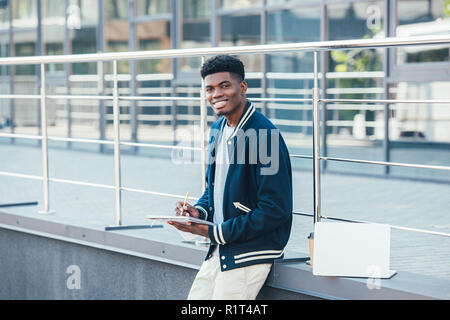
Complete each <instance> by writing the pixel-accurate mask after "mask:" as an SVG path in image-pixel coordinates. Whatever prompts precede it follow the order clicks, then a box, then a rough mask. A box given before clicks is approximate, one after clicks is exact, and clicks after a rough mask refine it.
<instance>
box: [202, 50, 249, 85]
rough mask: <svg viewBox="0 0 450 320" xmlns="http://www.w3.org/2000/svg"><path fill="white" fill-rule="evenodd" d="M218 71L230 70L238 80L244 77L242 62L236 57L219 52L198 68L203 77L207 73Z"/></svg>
mask: <svg viewBox="0 0 450 320" xmlns="http://www.w3.org/2000/svg"><path fill="white" fill-rule="evenodd" d="M218 72H230V73H232V74H235V75H236V76H238V77H239V79H240V81H243V80H244V79H245V70H244V64H243V63H242V61H241V60H239V59H238V58H236V57H233V56H229V55H225V54H221V55H218V56H215V57H212V58H210V59H208V60H206V61H205V63H204V64H203V66H202V68H201V69H200V75H201V76H202V78H203V79H205V77H206V76H207V75H210V74H213V73H218Z"/></svg>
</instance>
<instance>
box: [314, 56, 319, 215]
mask: <svg viewBox="0 0 450 320" xmlns="http://www.w3.org/2000/svg"><path fill="white" fill-rule="evenodd" d="M317 69H318V68H317V51H314V87H313V186H314V190H313V193H314V223H316V222H319V221H320V144H319V141H320V123H319V74H318V71H317Z"/></svg>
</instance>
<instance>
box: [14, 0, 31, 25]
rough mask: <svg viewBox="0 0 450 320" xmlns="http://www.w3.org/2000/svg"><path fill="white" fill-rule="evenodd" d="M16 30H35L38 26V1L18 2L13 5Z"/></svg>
mask: <svg viewBox="0 0 450 320" xmlns="http://www.w3.org/2000/svg"><path fill="white" fill-rule="evenodd" d="M11 6H12V18H13V26H14V28H35V27H36V26H37V1H35V0H16V1H14V2H13V3H11Z"/></svg>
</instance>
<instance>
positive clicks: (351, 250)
mask: <svg viewBox="0 0 450 320" xmlns="http://www.w3.org/2000/svg"><path fill="white" fill-rule="evenodd" d="M390 238H391V228H390V226H389V225H387V224H376V223H351V222H317V223H316V224H315V225H314V249H313V251H314V252H313V274H314V275H318V276H341V277H361V278H380V279H386V278H390V277H392V276H393V275H394V274H395V271H393V270H390V264H389V263H390Z"/></svg>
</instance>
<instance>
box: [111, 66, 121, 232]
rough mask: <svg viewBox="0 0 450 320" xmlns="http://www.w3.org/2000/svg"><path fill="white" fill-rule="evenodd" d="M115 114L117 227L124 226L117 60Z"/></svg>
mask: <svg viewBox="0 0 450 320" xmlns="http://www.w3.org/2000/svg"><path fill="white" fill-rule="evenodd" d="M113 82H114V88H113V114H114V176H115V203H116V225H118V226H120V225H122V192H121V191H122V190H121V189H122V182H121V172H120V109H119V86H118V77H117V60H113Z"/></svg>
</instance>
